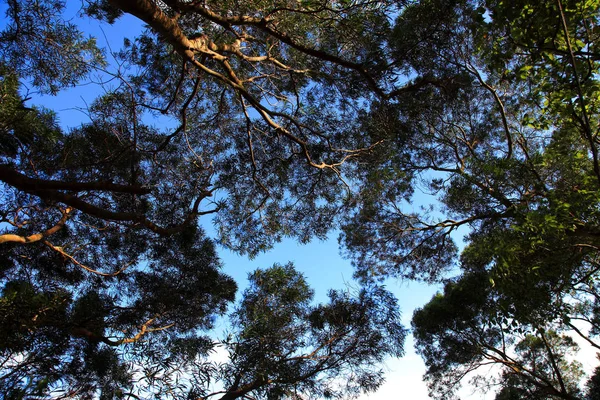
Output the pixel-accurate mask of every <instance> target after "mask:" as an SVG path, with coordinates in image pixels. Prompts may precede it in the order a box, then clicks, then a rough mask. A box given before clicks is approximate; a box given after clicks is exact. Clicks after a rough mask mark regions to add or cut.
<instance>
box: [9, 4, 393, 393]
mask: <svg viewBox="0 0 600 400" xmlns="http://www.w3.org/2000/svg"><path fill="white" fill-rule="evenodd" d="M7 5H8V8H7V14H6V16H7V21H6V23H5V24H4V25H3V27H2V28H3V31H2V33H0V54H1V57H2V64H1V65H0V91H1V96H2V102H1V103H0V118H1V119H0V136H1V140H0V181H1V186H0V191H1V194H0V216H1V223H2V232H1V233H0V255H1V260H2V264H1V265H0V279H1V286H0V293H1V295H0V321H1V322H2V327H0V330H1V331H2V332H1V334H2V335H1V336H2V338H1V339H0V355H1V357H2V361H1V362H0V391H1V392H2V394H3V395H4V396H5V397H7V398H24V397H30V396H54V397H64V398H68V397H100V398H114V397H116V398H121V397H128V396H129V397H136V396H137V397H144V396H147V395H151V394H152V395H156V396H159V397H165V396H170V395H171V396H174V397H181V398H183V397H187V396H194V395H195V393H197V392H196V390H199V391H200V392H202V391H207V390H208V389H207V385H208V384H207V382H208V381H212V380H214V379H216V377H217V376H218V371H217V370H215V369H214V368H212V367H207V368H200V369H196V370H194V366H196V365H204V364H206V363H205V362H204V361H203V360H205V357H206V355H207V354H208V352H209V351H210V350H211V349H212V348H213V346H214V343H212V342H211V341H210V340H208V339H207V338H206V337H205V331H206V330H208V329H210V328H211V327H212V325H213V322H214V318H215V317H217V316H219V315H221V314H223V313H224V312H225V310H226V308H227V305H228V304H229V303H231V302H232V301H233V298H234V294H235V289H236V285H235V283H234V282H233V281H232V279H231V278H229V277H228V276H226V275H224V274H223V273H222V272H221V271H220V268H221V265H220V261H219V259H218V257H217V256H216V252H215V248H214V243H213V241H211V240H210V239H208V238H207V237H206V235H205V234H204V231H203V230H202V229H201V228H200V227H199V226H198V221H199V218H200V217H201V216H203V215H209V214H210V215H213V216H215V220H216V224H217V227H219V228H220V231H221V238H220V239H221V242H222V243H224V244H226V245H228V246H230V247H232V248H235V249H237V250H239V251H241V252H249V253H251V254H256V252H257V251H261V250H264V249H267V248H268V247H269V246H271V245H272V243H274V242H275V241H277V240H279V239H281V237H283V236H295V237H297V238H299V239H300V240H302V241H306V240H309V239H310V238H311V237H314V236H318V237H323V236H324V235H325V233H326V232H327V231H328V230H329V229H331V227H332V226H333V224H332V221H333V219H334V218H335V217H336V215H337V214H338V212H339V209H340V208H342V207H343V205H344V201H345V200H346V197H347V196H348V193H349V191H348V190H349V189H348V187H347V185H344V172H343V167H344V165H345V164H346V163H347V162H350V161H351V160H353V159H355V158H356V157H357V156H358V155H360V154H362V153H365V152H368V151H370V149H371V148H372V145H373V144H367V145H365V146H362V144H361V145H360V146H358V144H357V143H356V142H355V141H354V139H353V138H352V137H350V136H348V135H345V132H346V131H347V130H348V129H353V127H354V126H355V120H356V112H357V111H356V110H357V108H358V107H360V105H361V103H362V102H365V101H368V99H369V98H370V97H372V96H386V90H389V87H388V86H387V85H388V83H387V82H386V81H385V80H383V81H379V78H380V77H381V76H383V74H384V73H383V72H382V71H383V70H384V68H383V64H385V57H384V56H383V55H382V54H381V52H382V51H381V49H382V48H383V47H385V43H384V42H382V41H381V40H380V38H381V37H383V36H382V35H384V34H385V32H386V30H387V29H389V23H388V19H387V14H388V13H390V12H393V11H394V10H395V9H396V8H397V4H396V3H395V2H385V1H382V2H376V3H372V2H359V3H348V2H316V3H315V2H308V3H302V2H300V3H293V4H292V3H290V4H287V3H286V4H284V3H281V4H279V3H277V4H270V3H269V4H267V3H264V2H261V1H256V2H246V3H244V4H238V3H236V2H230V3H227V2H225V3H223V2H212V3H202V4H201V3H189V2H179V1H173V2H155V1H114V2H110V3H109V2H106V1H90V2H86V3H85V8H84V9H82V10H80V13H79V15H80V16H82V17H83V16H84V14H85V15H87V16H88V17H90V18H94V19H96V20H104V21H108V22H114V21H115V20H116V19H117V18H119V17H120V16H122V15H123V13H129V14H131V15H133V16H135V17H137V18H139V19H140V20H141V21H142V22H144V23H146V24H147V29H146V30H145V31H144V32H141V33H140V35H139V36H138V37H136V38H135V39H133V40H127V41H126V42H125V44H124V47H123V49H122V50H121V51H119V52H112V50H111V52H109V51H108V50H107V49H101V48H99V47H98V45H97V43H96V40H95V39H94V38H88V37H86V35H85V34H84V33H82V32H81V31H80V30H79V28H78V27H77V26H76V25H75V24H73V23H71V22H69V21H68V20H67V18H66V17H65V14H64V13H65V3H64V2H61V1H54V0H48V1H22V2H21V1H8V2H7ZM233 10H235V11H233ZM111 47H112V46H111ZM108 56H111V57H113V58H114V60H113V61H111V62H109V61H107V59H109V58H108ZM91 73H100V74H103V75H104V76H108V77H110V78H111V79H112V82H113V83H114V86H108V85H106V86H104V87H102V88H101V89H103V94H102V95H100V96H99V97H98V98H97V99H96V100H95V101H93V103H91V104H90V105H89V107H88V109H87V112H88V115H89V119H90V120H89V122H86V123H84V124H82V125H80V126H76V127H72V128H70V130H69V131H64V130H63V129H61V128H60V127H59V124H58V123H57V119H56V116H55V114H53V112H52V111H49V110H44V109H39V108H35V107H30V105H29V100H30V99H28V98H24V96H23V95H22V90H21V88H22V87H21V86H20V85H19V82H20V81H26V82H27V83H28V84H29V85H31V86H32V87H33V88H35V90H39V91H41V92H44V93H50V94H55V93H57V92H58V91H60V90H63V89H65V88H68V87H70V86H73V85H76V84H78V83H80V82H83V83H88V84H89V83H90V74H91ZM288 273H289V274H291V275H294V274H293V273H292V272H291V271H288ZM297 280H298V282H300V281H301V279H300V277H299V275H298V276H297ZM288 283H289V284H292V283H290V282H287V281H283V282H281V283H279V284H280V285H284V286H285V285H287V284H288ZM256 285H257V288H256V291H257V296H258V295H259V294H260V295H261V296H262V294H261V293H262V292H261V290H262V289H261V288H260V284H259V283H257V284H256ZM280 289H281V290H283V289H284V287H280ZM308 294H309V292H308V291H305V292H304V293H301V294H300V295H299V297H297V298H291V299H275V300H276V303H274V304H272V305H271V307H275V308H276V307H279V304H282V305H286V307H287V306H288V305H289V306H290V307H291V311H290V312H292V311H293V314H292V317H293V318H292V319H291V320H290V321H287V322H286V321H282V322H281V323H282V324H283V325H282V326H281V327H280V328H281V329H282V330H283V331H282V332H276V333H279V334H284V333H285V330H286V329H288V328H289V329H292V328H293V330H294V331H295V332H299V331H300V330H301V329H309V331H308V332H307V333H305V336H304V339H305V340H306V342H305V343H300V342H298V341H297V339H294V338H293V337H291V336H289V335H287V336H286V335H283V336H282V337H281V338H279V339H278V341H279V342H280V344H281V346H284V348H288V349H293V352H298V354H301V352H302V351H304V350H305V351H308V353H307V355H306V358H302V357H300V356H299V355H295V354H292V353H289V354H286V355H285V356H284V355H278V354H272V353H268V352H265V353H264V357H263V358H264V360H262V361H261V360H258V359H257V360H250V359H249V358H248V357H249V355H248V354H249V353H248V352H252V354H258V353H257V352H259V351H262V350H264V349H263V348H262V347H258V348H253V347H252V346H253V345H252V343H260V342H261V341H264V340H265V339H269V340H271V339H270V338H269V337H265V336H264V335H266V333H265V332H260V330H258V331H253V330H252V328H250V327H247V326H250V325H252V324H253V323H254V322H253V321H251V320H250V319H247V318H246V319H244V317H242V315H243V313H244V311H242V310H243V308H244V307H251V306H250V305H249V304H248V305H247V306H242V308H241V309H240V311H239V312H238V314H237V315H238V316H239V320H236V321H237V322H236V323H237V324H239V326H240V334H239V336H240V338H239V343H240V344H239V345H236V346H237V347H235V349H233V348H232V350H231V352H232V364H231V366H229V367H227V368H229V370H228V371H229V373H228V374H225V373H223V375H221V376H222V379H223V381H224V384H225V385H227V387H228V392H227V393H225V394H223V396H224V398H234V397H240V396H244V395H245V393H247V392H248V391H249V390H246V391H244V390H245V389H244V390H242V388H244V387H248V385H250V386H252V389H251V390H252V391H257V393H258V394H257V395H264V396H270V397H269V398H273V397H274V396H279V397H284V396H290V393H291V392H290V391H291V390H292V389H293V390H294V391H296V392H298V393H308V394H311V393H316V394H320V395H323V396H325V395H329V394H331V395H335V396H338V397H339V396H350V395H354V394H356V393H358V392H359V391H361V390H366V391H368V390H373V389H374V388H376V387H377V386H378V385H379V384H380V382H381V374H380V373H379V371H378V370H377V369H376V368H375V365H376V364H377V363H378V362H380V361H381V360H382V358H383V357H384V356H385V355H399V354H401V352H402V341H403V339H404V331H403V329H402V328H401V327H400V325H399V324H398V321H397V318H398V314H397V310H396V309H395V302H394V300H393V299H392V298H391V297H390V295H389V294H387V292H384V291H382V290H380V289H373V288H370V289H365V290H364V291H363V292H361V293H360V294H359V295H358V297H357V298H356V299H354V298H352V297H350V296H349V295H347V294H344V293H332V298H331V303H330V305H328V306H319V307H320V308H319V307H316V308H315V307H312V306H309V304H308V300H309V298H308V297H310V296H308ZM250 295H251V293H249V294H248V296H250ZM307 296H308V297H307ZM286 302H287V303H286ZM293 302H296V303H293ZM252 307H254V308H256V309H258V308H257V307H258V306H252ZM317 310H321V311H318V312H321V313H322V314H323V315H322V316H320V317H319V318H321V319H319V321H320V322H318V324H317V325H316V326H313V325H311V324H312V322H310V321H312V320H311V319H310V318H309V315H312V317H311V318H313V319H314V318H317V317H318V316H317V314H318V312H317ZM260 312H264V313H265V315H267V316H269V317H273V318H275V317H276V316H275V314H273V315H271V314H270V313H274V312H275V310H274V309H273V310H268V309H266V310H263V311H260ZM376 312H384V315H385V316H386V317H387V319H385V320H383V319H381V318H380V317H379V316H377V314H376ZM338 313H342V314H343V315H342V316H340V315H339V314H338ZM317 319H318V318H317ZM286 324H287V325H286ZM288 325H289V326H288ZM271 333H273V332H271ZM261 335H262V336H261ZM244 346H245V347H244ZM265 351H266V350H265ZM310 354H313V355H314V356H316V357H318V360H319V361H316V360H317V359H313V358H312V357H313V356H311V355H310ZM267 356H268V357H269V358H268V359H267V358H265V357H267ZM296 356H297V357H299V358H298V359H294V357H296ZM286 357H287V358H286ZM244 358H246V361H245V363H244V364H243V365H241V364H239V365H238V364H236V361H235V360H236V359H237V360H242V359H244ZM259 361H260V362H263V361H264V363H268V366H269V368H272V371H269V373H270V374H273V375H274V376H275V378H274V379H272V380H264V378H263V376H262V375H259V372H260V371H259V372H257V371H256V368H257V365H258V364H257V365H254V366H253V365H252V362H256V363H258V362H259ZM239 362H241V361H239ZM350 362H352V363H350ZM265 365H266V364H265ZM223 368H225V367H223ZM288 369H289V371H287V370H288ZM246 370H248V371H253V374H254V375H251V374H248V375H246V374H245V373H242V372H244V371H246ZM188 371H192V372H193V373H194V374H193V375H191V378H190V376H189V374H188V373H187V372H188ZM286 371H287V372H286ZM262 373H263V372H260V374H262ZM336 373H337V374H344V375H345V376H347V377H348V382H349V383H348V385H347V387H345V388H336V387H334V386H335V385H333V383H335V382H333V383H332V377H333V376H334V374H336ZM215 374H217V375H215ZM231 377H238V378H231ZM189 379H196V380H197V381H198V382H200V383H198V382H197V383H198V384H191V383H190V385H188V383H189ZM231 379H234V380H231ZM332 385H333V386H332ZM329 386H332V388H331V389H330V388H329ZM153 388H154V389H153ZM238 391H239V393H241V394H239V395H237V394H236V393H238ZM200 392H198V393H200ZM298 395H300V394H298ZM198 396H199V395H198Z"/></svg>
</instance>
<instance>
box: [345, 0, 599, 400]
mask: <svg viewBox="0 0 600 400" xmlns="http://www.w3.org/2000/svg"><path fill="white" fill-rule="evenodd" d="M598 6H599V4H598V3H597V2H594V1H592V2H587V1H585V2H584V1H561V0H558V1H552V2H545V3H539V2H530V1H519V2H516V3H515V2H512V3H510V4H508V3H507V2H500V1H481V2H475V1H473V2H471V1H444V0H440V1H437V0H434V1H423V2H419V3H415V4H412V5H409V6H407V7H406V8H404V9H403V10H402V12H401V13H400V14H399V15H398V17H397V19H396V24H395V26H394V29H393V31H392V33H391V36H390V39H389V40H390V46H391V47H392V48H393V49H394V58H395V60H396V62H397V63H398V64H400V65H402V66H404V68H406V69H407V70H409V71H411V72H412V73H413V74H414V75H415V76H417V77H419V78H417V79H428V80H429V81H430V82H439V83H433V84H430V85H427V86H426V87H423V88H422V89H421V90H419V91H417V92H413V93H410V94H405V95H400V96H398V97H395V98H394V101H392V102H380V104H378V105H377V106H376V107H372V108H370V109H369V110H368V111H365V112H364V113H363V116H362V118H363V124H362V126H363V127H364V131H365V132H366V133H368V134H369V135H370V137H372V138H376V140H383V141H384V142H385V143H387V144H388V145H387V146H381V147H378V148H377V149H375V150H374V151H373V152H372V153H370V154H369V155H368V156H369V157H371V160H372V164H371V165H372V167H371V168H366V169H357V170H356V175H355V176H356V177H357V179H358V180H359V181H360V182H361V185H360V187H361V188H362V193H361V195H360V197H359V198H358V211H357V212H356V214H355V218H353V219H352V220H351V221H350V222H349V223H348V224H346V227H345V228H344V234H343V242H344V245H345V246H346V248H347V250H348V253H349V254H350V255H351V256H352V257H354V259H355V264H356V266H357V268H358V269H357V274H358V275H359V276H360V277H362V278H363V279H365V280H372V279H378V278H382V277H386V276H390V275H391V276H400V277H408V278H416V279H422V280H425V281H438V282H439V281H444V279H446V277H447V273H448V271H451V270H453V271H456V272H458V274H459V276H458V277H456V278H455V279H454V280H452V281H451V282H452V283H449V285H451V286H452V285H458V286H457V287H458V288H457V289H456V290H454V289H453V290H452V292H453V293H454V292H455V291H457V292H458V291H461V290H462V291H469V290H471V291H473V294H472V295H473V296H476V297H475V298H473V299H472V301H473V302H474V303H473V306H472V307H468V308H466V309H462V308H461V307H462V305H459V304H460V302H459V301H458V300H456V301H457V302H456V303H454V300H450V298H448V294H446V293H445V294H444V295H443V296H442V297H440V298H434V299H432V301H431V302H430V303H429V304H428V305H427V306H426V307H424V308H423V310H422V311H421V312H419V313H417V314H415V319H414V320H413V326H414V329H415V334H417V333H418V335H417V347H418V349H419V350H420V351H421V353H422V354H423V356H424V359H425V361H426V363H427V365H428V367H429V369H428V373H427V375H426V376H427V379H428V380H429V381H430V382H432V384H433V389H435V386H436V385H443V383H442V382H447V381H444V379H447V380H448V381H453V380H454V379H456V378H457V377H460V374H459V373H458V372H457V371H463V372H464V371H465V370H471V369H473V368H475V367H476V366H479V365H482V364H485V363H489V362H493V363H497V364H499V365H506V364H507V359H505V358H503V357H502V356H499V355H498V354H496V355H493V354H492V356H490V357H491V358H486V357H488V356H487V355H485V354H489V351H492V352H494V351H495V350H492V349H496V350H498V348H497V345H498V344H499V343H501V344H502V343H509V344H511V346H512V347H511V346H509V347H508V348H511V349H518V348H519V345H518V343H519V342H521V340H526V337H524V336H523V335H520V334H518V331H517V328H518V329H522V330H523V334H525V333H526V332H529V333H530V334H536V333H537V332H542V330H541V329H543V332H548V331H550V330H553V331H556V332H557V335H558V336H559V337H562V336H563V335H564V334H566V333H567V332H569V334H571V335H575V336H580V337H581V338H582V339H583V340H585V341H586V342H587V343H589V344H590V345H591V346H593V347H595V348H599V347H598V341H597V339H596V336H595V335H596V334H597V332H598V331H597V326H598V324H597V304H598V294H599V292H598V288H597V277H598V249H599V245H600V243H599V242H598V235H597V232H598V227H599V226H600V225H599V219H598V217H599V214H598V210H599V203H598V201H599V198H598V193H600V192H599V189H600V187H599V185H600V180H599V177H600V175H598V156H597V152H598V117H599V116H600V113H599V112H600V109H599V108H598V102H597V91H598V87H599V86H598V84H599V82H598V79H597V78H598V74H597V72H598V68H599V66H600V65H599V64H598V61H599V59H600V58H599V54H598V51H597V46H598V39H599V38H598V34H597V29H596V26H597V24H598V20H599V16H600V15H599V11H598V10H599V7H598ZM416 190H421V191H424V192H425V193H426V194H427V195H430V196H432V197H430V198H434V199H435V201H436V202H438V203H437V205H436V204H433V205H432V207H430V208H428V207H422V208H418V207H416V206H413V205H412V204H411V201H412V200H413V198H415V199H422V198H423V197H425V196H420V197H416V196H415V191H416ZM458 233H460V234H465V233H466V235H465V246H464V248H463V249H462V251H461V252H460V253H459V250H458V246H457V245H456V244H455V239H456V238H457V234H458ZM461 247H463V246H461ZM459 255H460V257H459ZM475 277H476V278H475ZM474 279H476V280H475V281H474ZM475 282H478V283H475ZM463 286H464V287H463ZM461 287H463V289H459V288H461ZM467 287H468V288H469V289H467ZM447 290H449V289H448V288H447ZM475 293H479V294H478V295H475ZM464 295H465V296H469V295H470V294H468V293H465V294H464ZM453 296H459V295H458V294H454V295H453ZM457 298H458V297H457ZM448 302H449V303H448ZM450 304H452V307H455V308H451V309H450V310H447V311H448V312H449V315H448V316H445V315H444V314H443V312H442V311H441V310H446V309H447V308H448V307H451V305H450ZM468 304H471V303H468ZM436 307H440V311H439V313H436V315H437V318H439V319H440V320H439V321H437V322H436V321H435V320H428V319H427V318H425V317H424V316H425V315H429V314H428V313H429V312H433V310H434V309H436ZM450 311H451V312H450ZM446 324H447V325H446ZM582 324H583V328H582ZM438 325H439V326H438ZM536 340H538V342H536V343H539V341H540V340H542V341H543V338H542V337H539V336H537V338H536ZM565 340H567V339H565ZM521 343H525V342H521ZM527 343H530V344H532V345H533V342H532V341H529V342H527ZM557 345H558V344H557ZM485 346H490V348H486V347H485ZM506 346H508V344H507V345H506ZM560 346H562V345H560ZM560 346H559V347H560ZM457 349H462V350H464V352H461V351H459V350H457ZM556 351H558V350H553V351H551V352H549V354H555V355H556V354H557V353H556ZM482 353H483V354H482ZM475 354H477V356H475ZM481 357H483V358H481ZM515 357H516V356H510V358H509V359H508V360H509V361H510V362H512V361H515V362H516V361H518V360H519V358H518V357H516V358H515ZM482 359H485V360H486V361H485V362H482V361H481V360H482ZM449 365H454V366H455V367H457V369H452V368H450V367H449ZM458 366H460V368H458ZM555 370H556V369H553V371H555ZM551 372H552V371H551V370H547V371H545V372H542V371H540V374H541V375H540V377H539V378H541V379H544V380H546V381H547V382H551V383H552V385H550V384H545V385H550V386H554V387H555V389H556V391H555V392H553V393H554V394H553V395H554V396H559V397H560V396H563V398H569V397H568V396H575V394H574V393H575V392H573V391H570V390H568V388H567V386H565V388H562V387H561V385H558V386H555V384H556V383H557V382H558V381H557V380H556V379H554V378H552V377H551V376H550V375H549V374H550V373H551ZM457 374H458V375H457ZM515 379H517V380H518V382H519V383H516V381H515ZM528 379H529V378H525V377H523V376H522V375H519V374H517V375H514V376H513V375H511V382H512V383H511V387H513V389H515V390H517V389H516V388H520V389H519V390H524V388H525V387H529V386H527V385H529V383H528V382H529V381H528ZM559 383H560V382H559ZM507 390H508V389H507ZM434 391H436V392H437V393H438V394H439V396H441V397H443V394H441V392H440V391H438V390H437V389H435V390H434ZM506 393H507V392H506V391H504V393H503V394H506ZM549 396H550V394H549ZM564 396H567V397H564Z"/></svg>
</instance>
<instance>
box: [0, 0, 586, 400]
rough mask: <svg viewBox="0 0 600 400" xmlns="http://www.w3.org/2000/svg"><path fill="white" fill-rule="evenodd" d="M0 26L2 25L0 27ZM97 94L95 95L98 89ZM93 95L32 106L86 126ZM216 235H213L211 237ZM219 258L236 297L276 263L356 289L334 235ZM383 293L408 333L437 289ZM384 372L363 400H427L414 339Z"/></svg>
mask: <svg viewBox="0 0 600 400" xmlns="http://www.w3.org/2000/svg"><path fill="white" fill-rule="evenodd" d="M4 9H5V4H4V3H2V2H1V0H0V13H1V14H0V15H4ZM76 22H77V23H79V24H80V25H81V26H82V28H83V29H84V30H85V31H86V32H88V33H89V34H91V35H93V36H96V37H98V38H99V42H100V44H102V43H103V42H105V41H108V43H110V45H111V47H112V49H113V50H115V51H116V50H118V49H119V48H120V47H121V43H122V37H123V36H124V35H127V36H130V37H133V35H134V33H135V32H136V30H138V29H140V26H141V25H140V23H139V22H138V21H137V20H135V19H134V18H133V17H131V16H125V17H123V18H121V19H119V20H118V21H117V23H116V24H115V25H114V26H108V25H106V26H104V27H103V28H102V29H101V27H100V26H99V25H98V24H97V23H96V22H94V23H90V22H89V21H76ZM0 24H1V23H0ZM96 90H97V89H96ZM96 95H97V92H95V91H94V89H93V86H81V87H77V88H73V89H71V90H68V91H64V92H61V93H59V95H58V96H36V97H35V102H34V103H35V104H36V105H43V106H46V107H48V108H50V109H53V110H54V111H56V112H57V113H58V116H59V119H60V122H61V125H63V126H73V125H74V124H77V123H80V122H85V121H86V116H85V113H84V112H82V111H81V109H85V107H86V104H90V103H91V101H92V100H93V99H94V98H95V96H96ZM203 218H204V219H203V220H202V221H201V223H202V224H203V226H205V228H206V229H207V231H208V233H209V235H210V234H211V222H210V217H203ZM213 232H214V231H213ZM219 254H220V257H221V259H222V261H223V265H224V272H226V273H227V274H229V275H231V276H232V277H234V278H235V280H236V281H237V282H238V285H239V287H240V291H239V293H238V299H239V294H240V293H241V291H242V290H243V289H244V287H245V286H246V285H247V276H248V274H249V273H250V272H252V271H254V270H255V269H256V268H268V267H270V266H272V265H273V264H274V263H279V264H286V263H287V262H290V261H291V262H293V263H294V265H295V266H296V268H297V270H298V271H301V272H302V273H303V274H304V275H305V276H306V278H307V281H308V282H309V283H310V285H311V287H312V288H313V290H314V291H315V299H316V300H317V301H325V300H326V294H327V291H328V290H329V289H344V288H346V287H348V286H350V287H356V286H358V283H357V282H355V281H354V280H353V278H352V275H353V267H352V265H351V263H350V261H349V260H347V259H344V258H342V257H341V255H340V252H339V247H338V243H337V233H336V232H332V233H331V234H330V235H329V237H328V239H327V240H325V241H318V240H315V241H313V242H311V243H308V244H305V245H302V244H299V243H297V242H296V241H294V240H284V241H283V242H282V243H280V244H278V245H276V246H275V247H274V248H273V249H272V250H271V251H269V252H267V253H263V254H260V255H259V256H257V257H256V258H255V259H252V260H250V259H248V258H247V257H243V256H240V255H237V254H235V253H233V252H231V251H228V250H226V249H223V248H221V249H220V252H219ZM386 287H387V289H388V290H390V291H391V292H392V293H394V294H395V295H396V297H397V299H398V304H399V305H400V308H401V312H402V321H403V324H404V326H405V327H406V328H410V319H411V317H412V314H413V311H414V310H415V309H416V308H417V307H420V306H423V305H424V304H425V303H427V302H428V301H429V300H430V299H431V297H432V296H433V295H434V294H435V293H436V291H438V290H439V289H440V287H436V286H430V285H424V284H420V283H416V282H402V281H398V280H391V279H390V280H388V281H386ZM225 327H226V325H225V324H224V323H223V324H220V325H219V326H218V327H217V331H216V332H215V333H216V334H217V335H218V334H219V329H221V330H224V329H225ZM581 361H582V362H584V364H585V366H586V367H587V368H588V370H589V369H591V368H593V367H594V366H595V364H596V363H597V362H596V359H595V355H594V353H593V352H591V351H589V350H587V351H584V352H583V353H582V358H581ZM383 367H384V369H385V371H386V383H385V384H384V385H383V386H382V387H381V388H380V389H379V391H377V392H376V393H373V394H368V395H364V396H362V397H361V400H384V399H385V400H388V399H395V398H406V399H411V400H426V399H428V398H429V397H428V395H427V389H426V386H425V384H424V383H423V382H422V376H423V374H424V373H425V365H424V363H423V361H422V359H421V357H420V356H419V355H417V354H416V353H415V351H414V347H413V340H412V336H408V338H407V340H406V343H405V356H404V357H402V358H400V359H389V360H387V361H386V363H385V365H384V366H383ZM461 398H462V399H464V400H472V399H481V400H489V399H490V400H493V398H494V395H493V394H487V395H485V394H482V393H479V392H477V393H473V390H472V388H470V387H468V385H467V387H466V388H465V389H463V390H462V391H461Z"/></svg>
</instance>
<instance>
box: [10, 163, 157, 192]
mask: <svg viewBox="0 0 600 400" xmlns="http://www.w3.org/2000/svg"><path fill="white" fill-rule="evenodd" d="M0 181H2V182H4V183H6V184H8V185H10V186H13V187H15V188H17V189H19V190H22V191H24V192H28V193H34V192H39V191H46V190H67V191H70V192H84V191H101V192H115V193H131V194H139V195H144V194H149V193H150V192H151V190H150V189H149V188H144V187H141V186H133V185H120V184H117V183H112V182H106V181H105V182H65V181H56V180H52V179H38V178H30V177H28V176H26V175H24V174H22V173H20V172H17V171H15V170H14V169H12V168H10V167H9V166H7V165H0Z"/></svg>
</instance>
